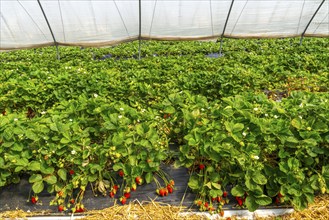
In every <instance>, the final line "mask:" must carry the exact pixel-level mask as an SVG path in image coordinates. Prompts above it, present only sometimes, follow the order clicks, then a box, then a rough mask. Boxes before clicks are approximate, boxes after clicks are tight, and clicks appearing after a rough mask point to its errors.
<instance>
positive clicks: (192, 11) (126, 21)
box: [0, 0, 329, 50]
mask: <svg viewBox="0 0 329 220" xmlns="http://www.w3.org/2000/svg"><path fill="white" fill-rule="evenodd" d="M39 1H40V4H41V7H40V5H39V3H38V0H0V50H11V49H20V48H29V47H40V46H47V45H55V44H58V45H79V46H105V45H111V44H115V43H118V42H124V41H131V40H136V39H138V38H139V37H140V38H141V39H164V40H170V39H172V40H186V39H208V38H209V39H210V38H217V37H219V36H221V35H222V33H223V30H224V25H225V23H226V20H227V17H228V16H227V15H228V12H229V10H230V8H231V7H230V6H231V3H232V1H233V0H39ZM139 1H140V3H141V7H140V8H141V13H139ZM323 1H324V2H323ZM321 3H322V6H321V8H320V9H319V10H318V13H316V15H315V17H314V19H313V20H312V19H311V18H312V16H313V15H314V14H315V12H316V11H317V9H318V8H319V6H320V5H321ZM41 8H42V9H43V10H44V13H45V16H46V18H47V19H48V21H49V26H48V24H47V22H46V19H45V16H44V15H43V13H42V10H41ZM328 14H329V0H234V3H233V5H232V8H231V13H230V16H229V19H228V21H227V27H226V30H225V32H224V36H226V37H238V38H244V37H258V38H261V37H293V36H301V35H302V34H303V32H304V30H305V29H306V27H307V26H308V23H309V22H310V21H311V20H312V22H311V23H310V25H309V26H308V28H307V30H306V32H305V36H322V37H328V36H329V17H328ZM139 15H141V23H140V22H139ZM139 25H140V26H139ZM49 27H50V28H49ZM139 27H141V32H139ZM50 29H51V30H52V32H53V34H54V38H55V40H54V38H53V37H52V35H51V31H50ZM139 34H141V36H140V35H139Z"/></svg>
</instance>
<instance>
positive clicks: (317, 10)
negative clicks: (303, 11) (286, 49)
mask: <svg viewBox="0 0 329 220" xmlns="http://www.w3.org/2000/svg"><path fill="white" fill-rule="evenodd" d="M325 1H326V0H322V2H321V3H320V5H319V7H318V8H317V9H316V11H315V12H314V14H313V16H312V17H311V19H310V21H309V22H308V24H307V25H306V27H305V29H304V31H303V33H302V36H301V37H300V42H299V45H302V43H303V39H304V35H305V33H306V31H307V29H308V27H309V26H310V24H311V23H312V21H313V19H314V17H315V16H316V14H317V13H318V12H319V10H320V8H321V7H322V5H323V3H324V2H325Z"/></svg>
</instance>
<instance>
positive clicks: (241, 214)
mask: <svg viewBox="0 0 329 220" xmlns="http://www.w3.org/2000/svg"><path fill="white" fill-rule="evenodd" d="M293 212H294V209H291V208H282V209H281V208H278V209H258V210H256V211H255V212H249V211H248V210H225V212H224V216H222V217H221V216H219V215H218V214H214V215H211V214H210V213H208V212H182V213H180V216H182V217H184V216H189V215H198V216H200V218H201V217H206V218H208V219H210V220H212V219H214V220H215V219H221V218H227V217H232V216H235V217H237V218H238V219H248V220H249V219H250V220H252V219H255V218H256V216H257V217H274V216H282V215H286V214H291V213H293ZM83 217H84V216H74V215H71V216H36V217H28V218H27V219H28V220H74V219H81V218H83ZM136 217H138V216H136ZM17 220H21V219H17Z"/></svg>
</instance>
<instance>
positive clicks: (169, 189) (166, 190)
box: [156, 180, 175, 197]
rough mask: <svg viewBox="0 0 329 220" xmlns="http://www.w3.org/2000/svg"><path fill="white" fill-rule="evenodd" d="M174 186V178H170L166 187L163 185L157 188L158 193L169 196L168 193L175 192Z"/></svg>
mask: <svg viewBox="0 0 329 220" xmlns="http://www.w3.org/2000/svg"><path fill="white" fill-rule="evenodd" d="M174 186H175V182H174V180H170V181H169V182H168V183H167V186H166V187H161V188H158V189H157V190H156V193H157V194H158V195H159V196H161V197H163V196H168V193H173V191H174Z"/></svg>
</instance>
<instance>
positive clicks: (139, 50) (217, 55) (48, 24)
mask: <svg viewBox="0 0 329 220" xmlns="http://www.w3.org/2000/svg"><path fill="white" fill-rule="evenodd" d="M234 1H235V0H232V1H231V4H230V8H229V11H228V14H227V17H226V20H225V24H224V27H223V31H222V34H221V35H220V40H219V42H220V48H219V54H215V55H216V56H214V57H222V56H223V55H224V54H223V53H222V48H223V41H224V38H225V31H226V27H227V24H228V21H229V18H230V14H231V11H232V8H233V5H234ZM325 1H326V0H322V2H321V3H320V5H319V6H318V7H317V9H316V11H315V12H314V14H313V15H312V17H311V19H310V20H309V22H308V23H307V25H306V27H305V29H304V31H303V32H302V34H301V38H300V43H299V44H300V45H302V42H303V39H304V37H305V34H306V31H307V29H308V28H309V26H310V25H311V23H312V21H313V19H314V18H315V16H316V15H317V13H318V12H319V10H320V9H321V7H322V6H323V4H324V2H325ZM37 2H38V4H39V7H40V9H41V11H42V14H43V16H44V19H45V21H46V23H47V26H48V28H49V31H50V33H51V36H52V38H53V42H54V45H55V47H56V53H57V59H58V60H59V59H60V54H59V48H58V46H59V43H58V41H57V40H56V38H55V35H54V32H53V30H52V28H51V25H50V23H49V20H48V17H47V15H46V13H45V11H44V9H43V7H42V4H41V2H40V0H37ZM138 23H139V24H138V26H139V27H138V32H139V33H138V37H137V39H138V60H140V59H141V47H142V45H141V42H142V39H143V37H142V0H138ZM217 42H218V41H217Z"/></svg>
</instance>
